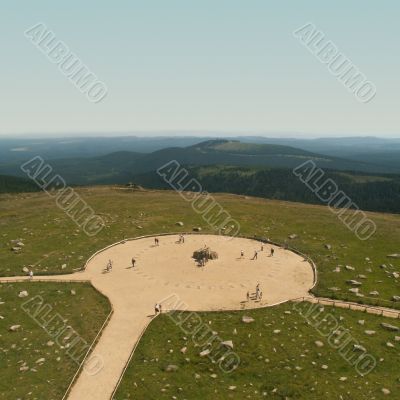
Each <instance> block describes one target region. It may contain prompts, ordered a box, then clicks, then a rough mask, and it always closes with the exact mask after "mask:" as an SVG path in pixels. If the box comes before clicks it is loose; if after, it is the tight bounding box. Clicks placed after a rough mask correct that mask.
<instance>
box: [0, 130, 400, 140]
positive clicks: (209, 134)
mask: <svg viewBox="0 0 400 400" xmlns="http://www.w3.org/2000/svg"><path fill="white" fill-rule="evenodd" d="M119 137H127V138H128V137H137V138H157V137H182V138H184V137H198V138H216V139H217V138H225V137H226V138H235V137H237V138H241V137H260V138H265V139H269V138H271V139H304V140H307V139H308V140H312V139H341V138H343V139H350V138H359V139H363V138H364V139H368V138H376V139H383V140H384V139H387V140H400V134H399V135H393V136H390V135H385V136H384V135H382V136H381V135H367V134H358V135H356V134H352V133H349V134H339V133H337V134H329V135H324V134H323V133H320V134H311V133H308V134H307V133H303V132H280V133H277V132H245V131H243V132H233V131H232V132H223V131H221V132H218V131H212V130H210V131H207V130H204V131H191V130H187V131H185V130H182V131H169V130H166V131H138V132H135V131H132V132H123V131H122V132H90V131H88V132H54V133H50V132H48V133H37V132H30V133H15V134H1V133H0V139H68V138H71V139H82V138H119Z"/></svg>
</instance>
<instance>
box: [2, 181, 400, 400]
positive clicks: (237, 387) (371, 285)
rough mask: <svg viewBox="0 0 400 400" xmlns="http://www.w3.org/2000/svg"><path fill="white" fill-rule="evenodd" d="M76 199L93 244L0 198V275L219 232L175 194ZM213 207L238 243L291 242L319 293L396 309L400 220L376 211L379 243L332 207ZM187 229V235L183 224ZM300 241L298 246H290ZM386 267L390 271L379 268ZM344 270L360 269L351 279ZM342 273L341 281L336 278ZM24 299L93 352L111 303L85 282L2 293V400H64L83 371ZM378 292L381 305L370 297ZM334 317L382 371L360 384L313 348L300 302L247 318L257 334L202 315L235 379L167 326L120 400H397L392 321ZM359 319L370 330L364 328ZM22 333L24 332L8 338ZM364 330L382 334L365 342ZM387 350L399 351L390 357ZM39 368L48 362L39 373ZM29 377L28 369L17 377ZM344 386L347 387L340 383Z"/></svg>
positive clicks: (252, 202) (47, 216)
mask: <svg viewBox="0 0 400 400" xmlns="http://www.w3.org/2000/svg"><path fill="white" fill-rule="evenodd" d="M77 191H78V193H79V194H80V195H81V196H82V197H83V198H84V199H85V200H86V201H87V202H88V204H90V205H91V206H92V207H93V209H94V210H95V211H96V213H97V214H98V215H101V216H102V218H103V219H104V220H105V222H106V226H105V228H104V229H103V230H102V231H101V232H100V233H99V234H98V235H96V236H94V237H88V236H87V235H86V234H85V233H84V232H82V231H81V230H80V229H79V228H78V227H77V226H76V225H75V223H74V222H73V221H71V220H70V218H69V217H68V216H67V215H66V214H65V213H64V212H63V211H61V210H60V209H59V208H58V207H57V206H56V204H55V202H54V200H53V199H52V198H50V197H49V196H47V195H46V194H44V193H29V194H13V195H11V194H9V195H0V232H1V234H0V237H1V242H0V275H2V276H15V275H21V274H23V272H22V269H23V268H24V267H29V268H32V269H33V271H34V273H35V275H36V276H38V275H40V274H60V273H70V272H72V271H74V270H75V269H79V268H81V267H82V266H83V265H84V263H85V261H86V260H87V258H88V257H89V256H90V255H91V254H93V253H94V252H95V251H97V250H98V249H100V248H102V247H105V246H107V245H109V244H111V243H114V242H117V241H119V240H122V239H123V238H127V237H136V236H140V235H146V234H157V233H161V232H176V231H192V229H193V227H195V226H201V227H202V230H203V232H210V233H213V229H212V227H210V226H209V225H208V224H207V223H206V222H205V221H204V220H203V218H202V216H201V215H199V214H196V213H195V212H194V211H193V209H192V207H191V204H190V203H187V202H186V201H184V200H183V199H182V198H181V197H180V196H179V194H177V193H175V192H172V191H133V190H127V189H122V188H117V187H92V188H81V189H77ZM214 197H215V199H216V200H217V201H218V202H219V203H220V204H221V205H222V206H223V207H224V208H225V209H226V210H227V211H228V212H229V213H230V214H231V216H232V217H233V218H234V219H236V220H237V221H239V223H240V226H241V231H240V234H241V235H244V236H257V237H264V238H269V239H271V240H273V241H276V242H280V243H283V242H285V241H286V242H287V243H288V244H289V245H290V246H293V247H295V248H297V249H298V250H300V251H302V252H303V253H306V254H308V255H309V256H310V257H312V258H313V260H314V261H315V262H316V264H317V268H318V272H319V276H318V285H317V286H316V288H315V289H314V293H315V294H317V295H319V296H326V297H336V298H341V299H345V300H354V301H359V302H360V301H361V302H365V303H370V304H373V303H379V302H381V303H382V304H384V305H392V306H394V305H395V304H394V303H393V304H392V303H390V302H389V301H390V299H391V298H392V297H393V296H395V295H400V282H399V279H398V278H395V277H394V275H393V272H397V271H400V260H398V259H389V258H387V255H388V254H391V253H400V247H399V243H400V240H399V239H400V216H398V215H389V214H377V213H369V214H368V215H369V217H370V218H371V219H372V220H373V221H374V222H375V223H376V224H377V227H378V229H377V232H376V234H375V235H374V236H373V237H372V239H371V240H369V241H360V240H359V239H357V237H356V236H355V235H354V234H353V233H352V232H351V231H349V230H348V229H347V228H346V227H345V226H343V225H342V223H341V222H340V221H339V220H338V219H337V217H336V216H335V215H333V214H332V213H331V212H330V211H329V210H328V209H327V208H325V207H320V206H312V205H304V204H299V203H288V202H282V201H271V200H265V199H258V198H249V197H244V196H235V195H225V194H220V195H215V196H214ZM178 221H182V222H183V223H184V226H183V227H180V226H177V225H176V222H178ZM291 234H296V235H297V237H296V238H295V239H292V240H290V239H288V237H289V235H291ZM15 240H18V241H19V240H21V241H22V242H23V244H24V246H23V247H22V249H21V250H20V251H19V252H14V251H12V250H11V248H12V247H13V246H14V245H13V243H15V242H13V241H15ZM327 244H329V245H330V246H331V248H330V249H329V250H328V249H327V248H326V245H327ZM382 264H385V265H386V268H381V267H380V266H381V265H382ZM346 265H348V266H351V267H352V268H353V269H346V268H345V266H346ZM338 266H340V267H339V268H340V272H335V270H337V267H338ZM351 279H354V280H357V281H360V282H361V283H362V285H361V286H360V292H361V293H362V294H364V295H365V297H357V296H355V295H354V294H352V293H350V292H349V288H351V285H349V284H348V283H347V281H348V280H351ZM333 288H334V289H333ZM71 289H73V290H75V292H76V294H75V295H72V294H71ZM21 290H28V292H29V297H31V296H34V295H36V294H39V295H41V296H42V297H43V298H44V299H45V300H46V302H48V303H49V304H52V305H53V307H54V309H55V310H57V312H59V313H60V315H62V316H63V317H65V319H68V322H69V323H70V325H71V326H72V327H73V328H74V329H75V330H76V331H77V332H79V333H80V334H81V335H82V336H83V337H84V338H85V339H86V340H87V341H88V342H90V341H91V340H93V338H94V337H95V336H96V334H97V332H98V330H99V329H100V327H101V325H102V324H103V322H104V320H105V318H106V316H107V315H108V313H109V304H108V301H107V300H106V299H105V298H104V297H102V296H101V295H100V294H98V293H97V292H96V291H95V290H94V289H93V288H92V287H91V286H90V285H86V284H84V285H82V284H56V283H38V282H36V283H33V284H30V283H23V284H21V283H18V284H2V285H0V298H1V299H0V302H4V304H0V315H2V316H3V317H4V319H0V329H1V331H2V332H1V334H0V350H1V351H2V354H3V356H2V358H1V359H0V370H1V371H0V372H1V376H2V379H1V384H0V399H3V398H4V399H7V400H8V399H40V400H42V399H45V400H48V399H49V400H50V399H51V400H53V399H54V400H56V399H60V398H61V397H62V394H63V392H64V391H65V389H66V387H67V386H68V384H69V381H70V379H71V378H72V376H73V374H74V373H75V371H76V369H77V365H76V364H75V363H74V362H73V361H72V360H71V359H70V358H69V357H68V356H67V355H66V354H65V349H61V348H59V347H58V346H57V345H56V344H55V345H53V346H48V345H47V342H48V341H50V340H51V338H49V337H48V334H47V333H46V332H45V331H44V330H43V329H42V328H41V327H40V326H38V325H37V324H36V322H34V321H33V320H32V319H31V318H30V317H29V316H28V315H27V314H26V313H25V312H24V311H23V310H22V309H21V304H22V303H23V302H24V301H26V298H24V299H21V298H19V297H18V293H19V292H20V291H21ZM371 291H378V292H379V295H377V296H375V297H372V296H370V295H369V293H370V292H371ZM29 297H28V298H29ZM285 311H286V312H288V311H290V312H291V314H288V313H285ZM330 311H331V312H332V313H333V314H334V315H335V316H336V317H337V318H338V320H340V321H341V322H343V326H344V327H345V328H347V329H349V330H350V332H351V333H352V335H353V336H354V337H355V338H356V339H357V340H359V341H360V343H361V344H362V345H363V346H365V347H366V348H367V349H368V352H369V353H371V354H372V355H373V356H374V357H376V358H377V360H378V366H377V367H376V368H375V370H374V371H373V372H371V374H370V375H368V376H367V377H364V378H362V377H360V376H359V375H358V374H357V373H356V371H355V369H354V367H352V366H350V365H349V364H348V363H347V362H346V361H345V360H343V358H342V357H341V356H340V355H339V354H338V352H337V351H334V350H333V349H331V348H330V347H329V345H328V344H327V343H326V341H325V345H324V346H323V347H316V345H315V341H316V340H322V341H324V339H321V337H320V336H319V334H318V332H317V331H316V330H315V328H313V327H312V326H310V325H308V324H307V323H306V322H305V321H304V319H303V318H302V317H301V316H300V315H298V314H297V313H296V312H295V311H293V309H292V304H286V305H282V306H279V307H276V308H271V309H263V310H255V311H246V312H245V313H246V314H249V315H251V316H252V317H253V318H254V319H255V322H254V323H251V324H249V325H246V324H243V323H242V322H241V316H242V315H243V313H244V312H237V313H202V314H201V317H202V318H203V319H204V320H205V321H207V324H208V323H209V321H210V324H209V326H210V327H212V329H213V330H215V331H216V332H218V335H220V336H221V337H222V339H223V340H232V341H233V342H234V346H235V347H234V350H235V352H237V354H238V355H239V356H240V359H241V363H240V366H239V368H238V369H237V370H235V371H234V372H233V373H231V374H223V373H222V372H221V371H220V370H219V368H218V366H217V365H216V364H213V363H212V362H211V361H210V360H208V359H205V358H201V357H200V356H199V352H200V349H199V348H198V347H194V345H193V343H192V342H191V339H190V337H186V339H184V337H185V334H184V333H182V331H181V330H180V328H179V327H177V326H176V325H175V324H174V323H173V322H172V321H171V320H170V318H169V317H168V316H166V315H163V316H161V317H160V318H159V319H157V320H155V321H154V322H153V323H152V324H151V325H150V328H149V331H147V332H146V334H145V336H144V337H143V339H142V341H141V342H140V345H139V348H138V350H137V352H136V353H135V356H134V358H133V361H132V363H131V365H130V367H129V369H128V371H127V373H126V375H125V377H124V379H123V381H122V384H121V386H120V388H119V391H118V394H117V397H116V399H118V400H126V399H130V398H132V399H133V398H139V399H142V398H149V399H159V398H166V399H171V398H172V399H174V398H176V399H187V400H190V399H211V398H212V399H217V400H218V399H231V398H232V399H247V398H249V399H257V398H276V399H285V400H286V399H300V400H301V399H307V400H308V399H311V400H312V399H321V398H326V399H327V400H328V399H343V400H350V399H368V400H370V399H371V400H373V399H380V398H382V396H383V393H382V389H383V388H387V389H389V390H390V391H391V393H392V394H391V398H396V397H395V396H396V393H398V392H399V389H400V388H399V382H400V381H399V379H400V376H399V371H398V359H399V355H400V353H399V348H400V344H399V342H397V341H395V337H394V336H395V334H394V333H393V332H388V331H385V330H383V329H381V327H380V323H381V322H382V321H385V322H389V323H390V322H392V321H391V320H387V319H382V318H381V317H377V316H372V315H367V314H363V313H359V312H355V311H348V310H334V309H331V310H330ZM360 319H363V320H365V325H360V324H359V323H358V320H360ZM396 322H397V321H393V323H394V324H395V323H396ZM14 324H20V325H21V328H20V329H19V330H17V331H16V332H10V331H9V330H8V329H9V327H10V326H12V325H14ZM397 325H400V324H399V323H397ZM235 329H236V330H237V335H235V334H234V330H235ZM367 329H370V330H375V331H376V334H375V335H373V336H367V335H366V334H365V330H367ZM274 330H275V331H276V330H279V331H280V332H279V333H274ZM389 341H390V342H391V343H393V344H394V347H393V348H389V347H387V345H386V343H387V342H389ZM183 346H186V347H187V348H188V350H187V353H186V354H185V355H183V354H181V352H180V349H181V348H182V347H183ZM41 358H44V359H45V361H44V362H39V363H37V361H38V360H39V359H41ZM186 358H188V359H189V361H187V360H186ZM169 364H174V365H177V366H178V371H176V372H166V371H165V370H164V369H165V367H166V366H167V365H169ZM323 365H326V366H327V369H323V367H322V366H323ZM21 367H23V369H26V367H29V369H27V370H26V371H25V370H23V371H20V368H21ZM324 368H325V367H324ZM214 374H215V375H214ZM340 377H345V378H347V380H345V381H340ZM230 387H231V388H230ZM233 387H234V388H233ZM173 396H175V397H173ZM340 396H341V397H340Z"/></svg>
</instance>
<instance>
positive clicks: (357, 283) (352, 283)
mask: <svg viewBox="0 0 400 400" xmlns="http://www.w3.org/2000/svg"><path fill="white" fill-rule="evenodd" d="M347 283H349V284H350V285H353V286H361V285H362V283H361V282H359V281H355V280H354V279H350V280H349V281H347Z"/></svg>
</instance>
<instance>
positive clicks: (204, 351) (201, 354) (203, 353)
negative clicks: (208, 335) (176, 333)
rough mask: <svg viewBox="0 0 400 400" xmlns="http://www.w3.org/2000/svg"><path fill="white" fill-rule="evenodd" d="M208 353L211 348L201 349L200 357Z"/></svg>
mask: <svg viewBox="0 0 400 400" xmlns="http://www.w3.org/2000/svg"><path fill="white" fill-rule="evenodd" d="M210 353H211V350H210V349H205V350H203V351H202V352H200V357H204V356H207V355H209V354H210Z"/></svg>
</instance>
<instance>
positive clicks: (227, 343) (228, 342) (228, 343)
mask: <svg viewBox="0 0 400 400" xmlns="http://www.w3.org/2000/svg"><path fill="white" fill-rule="evenodd" d="M221 345H222V346H225V347H229V348H230V349H233V342H232V340H225V341H224V342H221Z"/></svg>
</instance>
